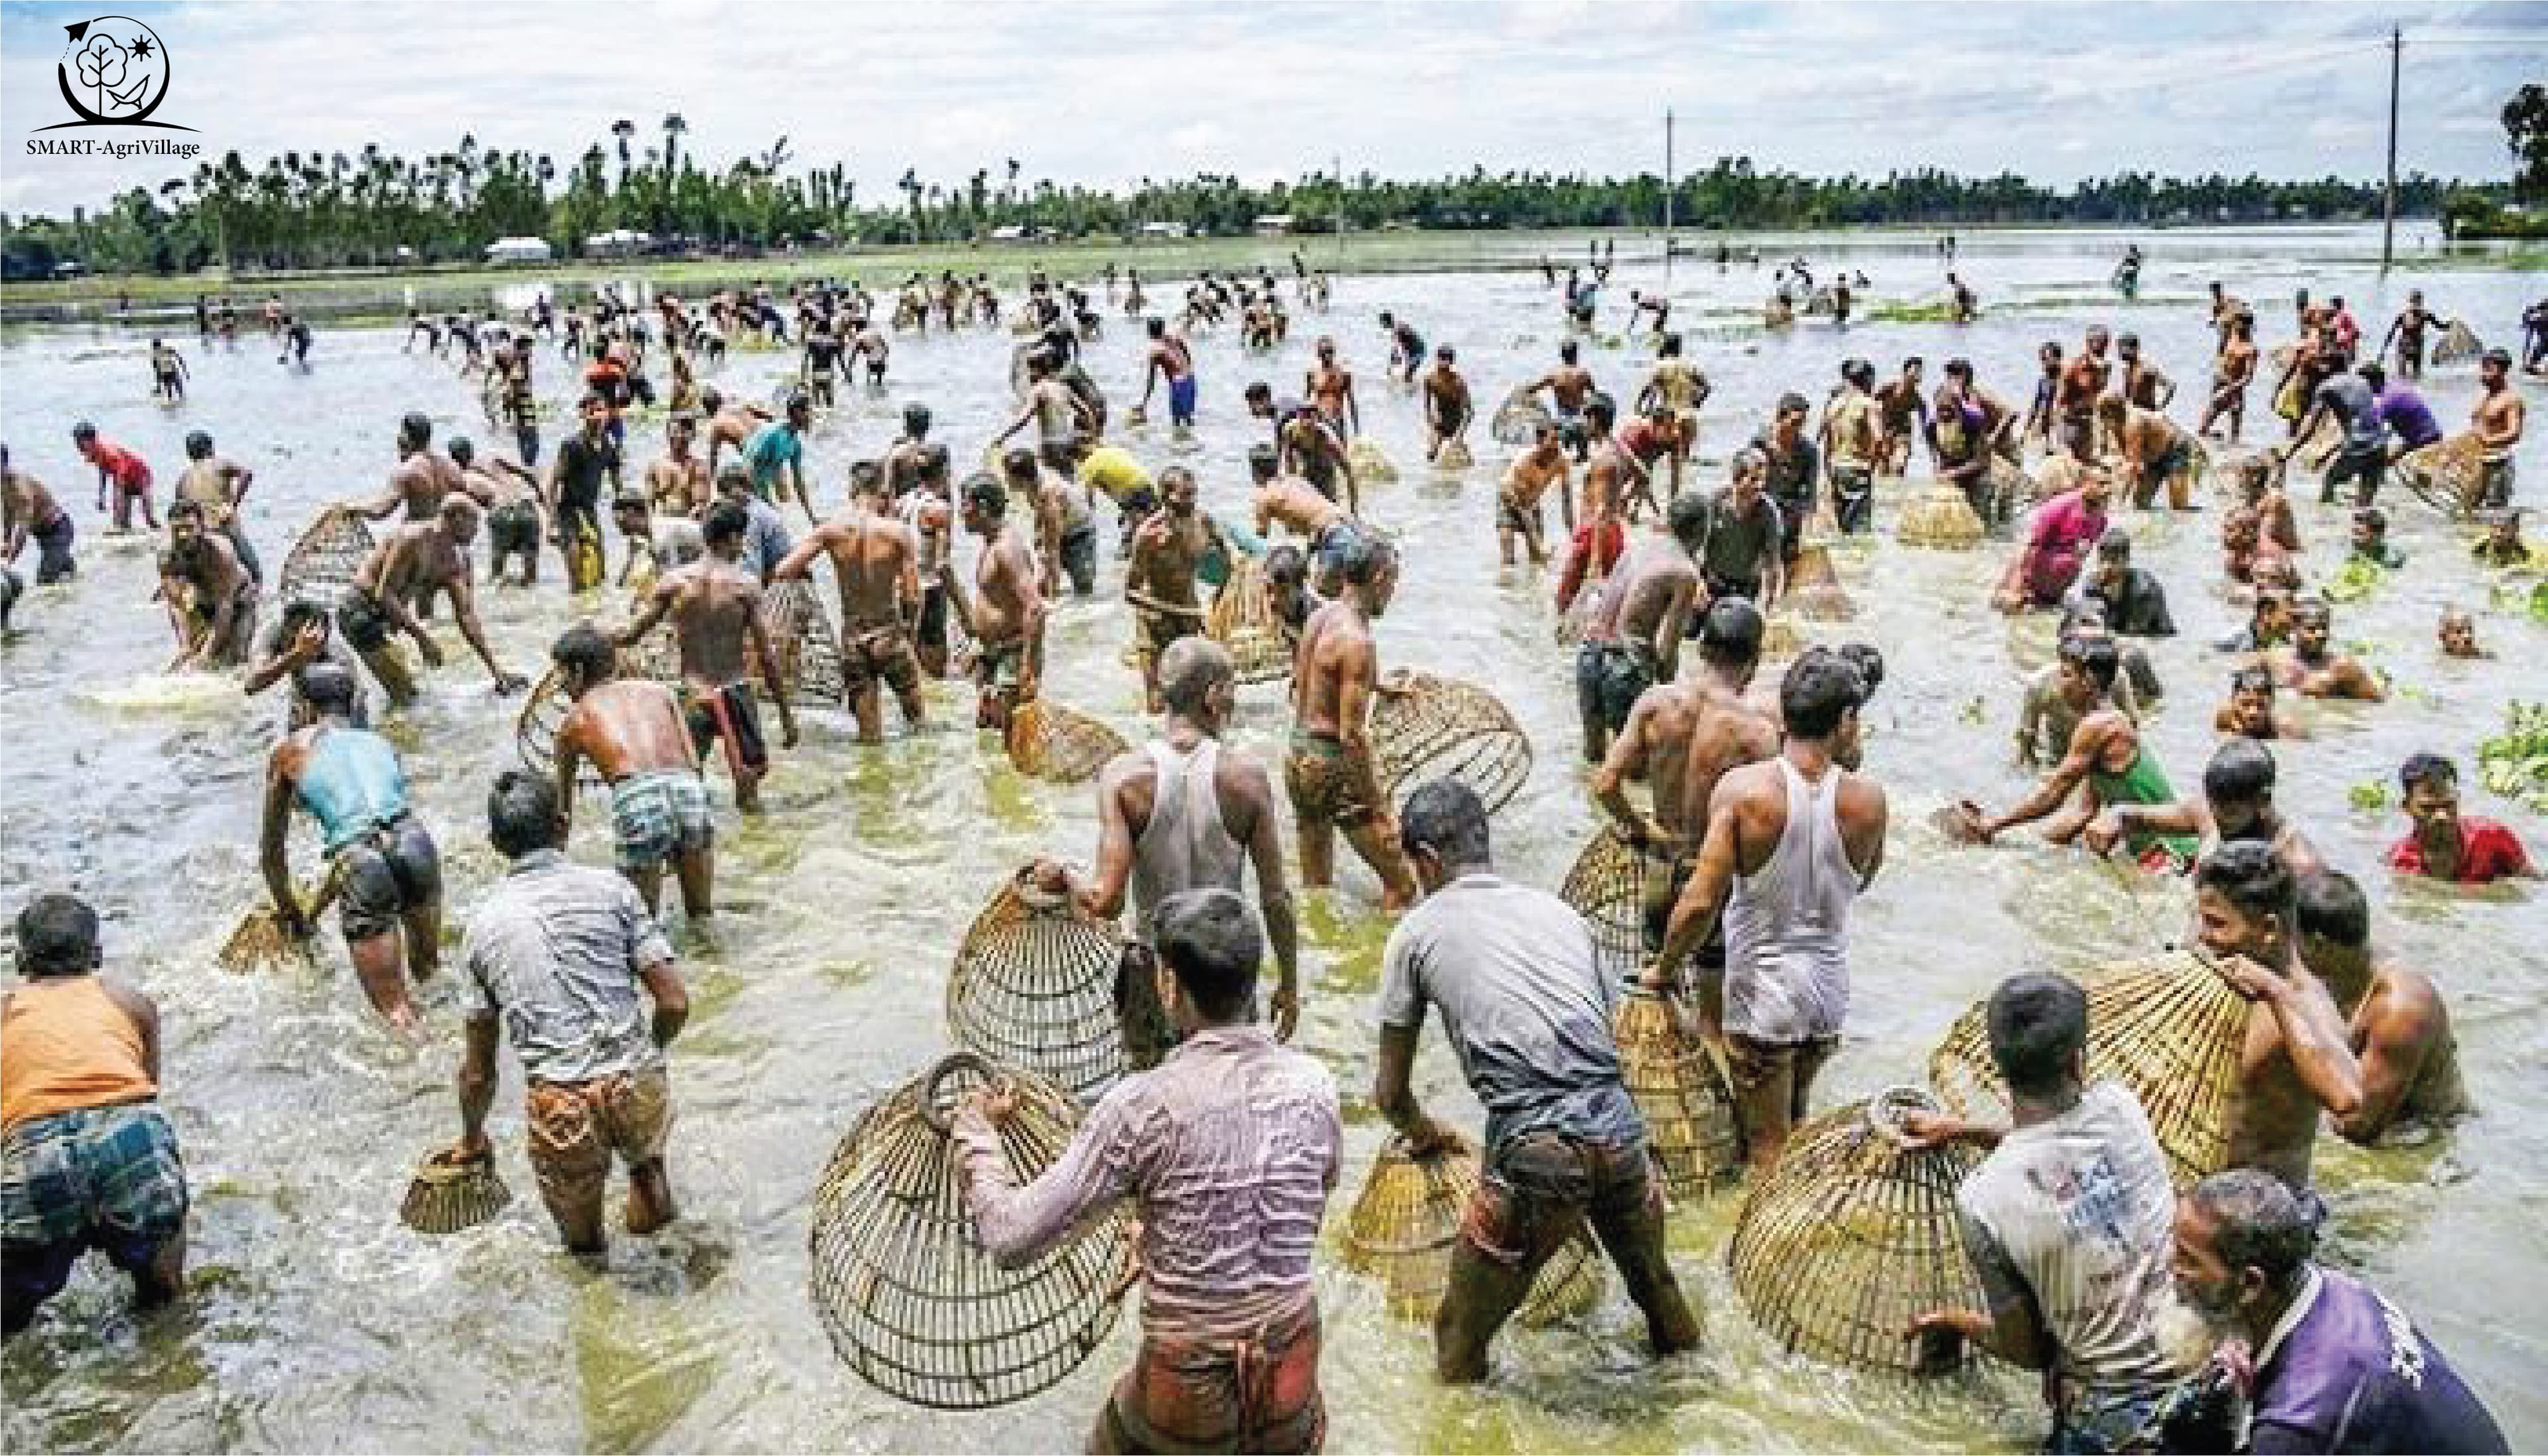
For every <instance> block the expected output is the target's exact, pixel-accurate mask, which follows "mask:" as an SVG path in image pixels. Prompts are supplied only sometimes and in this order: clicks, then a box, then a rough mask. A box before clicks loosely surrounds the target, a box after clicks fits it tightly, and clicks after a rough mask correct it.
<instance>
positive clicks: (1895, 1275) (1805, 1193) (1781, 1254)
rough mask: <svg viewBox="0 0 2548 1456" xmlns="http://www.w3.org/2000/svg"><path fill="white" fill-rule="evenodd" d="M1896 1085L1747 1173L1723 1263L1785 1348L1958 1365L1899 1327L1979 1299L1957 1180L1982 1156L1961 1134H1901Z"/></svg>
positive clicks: (1878, 1363)
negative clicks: (1906, 1141)
mask: <svg viewBox="0 0 2548 1456" xmlns="http://www.w3.org/2000/svg"><path fill="white" fill-rule="evenodd" d="M1935 1105H1936V1104H1934V1103H1933V1102H1931V1101H1930V1099H1929V1096H1928V1094H1927V1093H1925V1092H1922V1091H1920V1090H1919V1089H1917V1088H1911V1087H1897V1088H1895V1089H1893V1090H1892V1091H1889V1092H1886V1093H1884V1094H1882V1095H1881V1096H1878V1097H1876V1098H1874V1099H1872V1100H1870V1101H1866V1102H1859V1103H1853V1104H1851V1105H1850V1106H1848V1107H1844V1108H1840V1109H1838V1110H1836V1111H1833V1112H1830V1113H1826V1114H1825V1115H1823V1116H1822V1117H1820V1118H1817V1119H1815V1120H1814V1121H1812V1122H1810V1123H1807V1124H1806V1125H1805V1126H1804V1127H1802V1128H1800V1129H1798V1130H1797V1131H1796V1133H1795V1136H1794V1137H1793V1138H1792V1139H1791V1140H1790V1141H1789V1142H1788V1143H1787V1148H1786V1152H1785V1153H1784V1155H1783V1156H1781V1157H1780V1158H1779V1159H1778V1165H1777V1166H1776V1167H1775V1168H1774V1169H1772V1170H1771V1171H1770V1172H1769V1173H1768V1174H1767V1175H1765V1176H1763V1177H1762V1178H1761V1179H1759V1180H1758V1181H1757V1182H1755V1183H1754V1184H1753V1185H1752V1192H1751V1195H1750V1197H1748V1198H1747V1199H1745V1200H1744V1204H1743V1214H1742V1217H1741V1219H1740V1220H1739V1221H1738V1222H1737V1223H1736V1224H1735V1226H1734V1241H1733V1243H1732V1244H1731V1245H1730V1246H1729V1247H1728V1249H1727V1251H1726V1265H1727V1267H1728V1268H1729V1269H1730V1270H1731V1271H1732V1273H1733V1276H1734V1292H1735V1293H1736V1294H1737V1295H1739V1296H1741V1297H1742V1300H1743V1303H1744V1305H1745V1306H1746V1307H1747V1308H1749V1309H1750V1310H1751V1312H1752V1318H1753V1319H1754V1320H1755V1321H1756V1322H1757V1323H1759V1324H1760V1325H1761V1327H1762V1328H1763V1329H1764V1330H1766V1331H1768V1332H1769V1334H1770V1335H1771V1337H1773V1338H1774V1339H1775V1340H1777V1342H1778V1343H1779V1344H1780V1345H1782V1346H1783V1347H1785V1348H1786V1349H1787V1350H1789V1351H1791V1352H1802V1353H1805V1354H1808V1355H1812V1356H1814V1357H1815V1358H1817V1359H1823V1360H1830V1361H1833V1362H1836V1363H1839V1364H1844V1365H1856V1366H1862V1367H1865V1368H1868V1369H1874V1370H1891V1371H1897V1372H1901V1373H1904V1374H1933V1373H1937V1372H1938V1371H1939V1370H1940V1369H1941V1367H1944V1366H1952V1365H1954V1364H1956V1363H1960V1360H1961V1354H1960V1351H1958V1352H1957V1354H1956V1355H1955V1356H1949V1355H1947V1354H1946V1352H1945V1351H1944V1350H1943V1349H1938V1350H1934V1351H1933V1350H1930V1349H1924V1348H1923V1343H1922V1342H1920V1341H1915V1340H1913V1339H1911V1338H1909V1337H1907V1331H1908V1330H1909V1329H1910V1327H1911V1321H1912V1319H1914V1318H1916V1317H1918V1316H1920V1315H1924V1314H1926V1313H1928V1312H1929V1311H1932V1310H1950V1309H1961V1310H1979V1309H1985V1308H1987V1305H1986V1304H1985V1302H1984V1300H1983V1298H1982V1292H1981V1287H1980V1284H1979V1282H1978V1281H1977V1280H1976V1279H1975V1278H1974V1276H1973V1272H1972V1267H1971V1265H1969V1264H1968V1263H1966V1262H1965V1259H1964V1248H1963V1234H1962V1229H1961V1228H1960V1226H1959V1224H1958V1222H1957V1219H1956V1187H1957V1185H1959V1184H1961V1183H1962V1182H1963V1180H1964V1178H1965V1176H1966V1175H1967V1174H1969V1173H1971V1172H1972V1170H1973V1168H1974V1166H1975V1165H1976V1164H1978V1163H1979V1162H1980V1161H1981V1153H1980V1152H1979V1151H1977V1150H1975V1149H1974V1148H1972V1147H1970V1146H1968V1145H1965V1144H1963V1143H1959V1142H1949V1143H1945V1144H1942V1145H1940V1146H1936V1147H1929V1148H1922V1149H1917V1150H1914V1149H1912V1148H1909V1147H1906V1146H1904V1145H1903V1138H1902V1135H1901V1133H1900V1131H1899V1125H1900V1119H1901V1115H1902V1114H1903V1113H1904V1112H1906V1111H1910V1110H1913V1109H1929V1108H1934V1107H1935Z"/></svg>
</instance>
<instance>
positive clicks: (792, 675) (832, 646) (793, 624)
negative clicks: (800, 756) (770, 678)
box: [761, 581, 847, 706]
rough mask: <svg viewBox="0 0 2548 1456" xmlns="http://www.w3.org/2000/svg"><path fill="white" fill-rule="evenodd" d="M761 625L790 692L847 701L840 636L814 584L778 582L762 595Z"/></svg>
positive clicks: (809, 697) (837, 702)
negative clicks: (837, 635) (827, 617)
mask: <svg viewBox="0 0 2548 1456" xmlns="http://www.w3.org/2000/svg"><path fill="white" fill-rule="evenodd" d="M761 627H762V630H763V631H764V632H766V633H768V634H769V636H770V655H771V656H772V658H774V660H775V664H776V666H777V669H778V676H779V678H780V680H781V681H783V682H785V683H786V684H787V691H788V695H789V696H790V697H794V698H798V699H801V700H805V701H810V702H827V703H831V704H833V705H834V706H841V705H844V704H845V702H846V700H847V694H846V692H845V691H844V689H843V682H844V678H843V672H842V665H841V644H840V639H838V638H836V637H834V636H833V635H832V624H831V623H830V622H829V621H828V620H826V619H825V617H824V613H823V603H822V599H821V598H820V597H819V596H817V595H816V594H815V592H814V584H813V583H811V582H804V581H795V582H779V583H775V584H774V585H773V586H772V587H771V589H770V590H769V592H766V593H764V594H763V596H762V598H761Z"/></svg>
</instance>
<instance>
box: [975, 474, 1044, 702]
mask: <svg viewBox="0 0 2548 1456" xmlns="http://www.w3.org/2000/svg"><path fill="white" fill-rule="evenodd" d="M962 506H963V519H964V530H965V532H966V533H967V534H969V535H972V536H976V537H979V538H980V539H981V542H982V549H981V552H980V554H979V555H978V556H977V557H976V558H975V560H974V563H973V601H972V606H971V608H970V610H969V611H967V612H966V614H965V623H966V625H967V627H969V628H970V630H971V631H972V633H973V643H974V657H973V683H974V687H975V696H974V703H973V725H974V726H975V727H977V728H990V729H995V730H997V731H998V732H1000V733H1001V734H1002V735H1006V734H1007V732H1008V731H1009V721H1010V717H1011V714H1012V713H1013V712H1014V711H1015V710H1016V709H1017V708H1018V707H1019V706H1020V705H1021V704H1024V703H1029V702H1033V701H1035V698H1036V694H1037V692H1038V690H1039V689H1040V688H1041V687H1042V686H1043V683H1044V624H1045V613H1046V607H1045V599H1044V592H1041V591H1039V590H1038V589H1037V587H1036V575H1037V573H1036V559H1035V549H1034V547H1033V546H1032V545H1031V544H1030V543H1029V542H1028V540H1027V538H1026V535H1025V533H1024V532H1022V531H1020V530H1019V529H1018V528H1017V526H1016V524H1015V523H1014V522H1012V521H1010V520H1009V518H1008V513H1009V488H1008V487H1007V485H1005V484H1003V483H1002V482H1001V480H1000V478H999V477H998V476H995V475H991V474H989V473H987V472H985V473H983V474H980V475H976V476H973V477H971V478H969V479H967V480H966V481H965V482H964V498H963V502H962Z"/></svg>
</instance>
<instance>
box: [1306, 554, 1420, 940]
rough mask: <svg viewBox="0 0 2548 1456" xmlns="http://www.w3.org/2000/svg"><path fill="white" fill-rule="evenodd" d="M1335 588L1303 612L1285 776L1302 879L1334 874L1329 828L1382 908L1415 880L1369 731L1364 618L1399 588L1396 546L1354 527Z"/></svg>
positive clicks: (1328, 878)
mask: <svg viewBox="0 0 2548 1456" xmlns="http://www.w3.org/2000/svg"><path fill="white" fill-rule="evenodd" d="M1338 576H1339V578H1340V584H1341V585H1340V593H1339V594H1338V596H1337V597H1336V599H1335V600H1333V601H1330V602H1328V603H1327V604H1326V605H1324V606H1321V607H1319V609H1318V610H1317V611H1316V612H1314V613H1312V614H1311V617H1310V623H1309V625H1308V626H1307V627H1305V628H1303V629H1302V632H1301V645H1300V648H1299V650H1298V651H1297V652H1296V653H1294V655H1293V659H1292V743H1291V753H1290V754H1289V755H1288V756H1287V757H1286V758H1285V759H1284V761H1283V784H1284V787H1285V789H1286V790H1288V791H1289V793H1290V795H1291V799H1292V815H1293V822H1294V830H1295V838H1297V839H1298V841H1299V842H1300V848H1301V882H1302V883H1304V884H1306V885H1308V886H1309V887H1310V888H1312V889H1325V888H1327V887H1328V886H1329V885H1331V884H1333V883H1334V882H1335V840H1334V833H1335V831H1337V830H1343V831H1344V836H1345V840H1346V842H1347V843H1349V844H1351V845H1352V846H1353V847H1354V853H1356V854H1358V855H1360V856H1362V860H1363V863H1364V864H1366V865H1370V866H1371V868H1372V872H1373V873H1375V874H1378V875H1379V876H1380V885H1381V894H1380V906H1381V909H1382V910H1383V911H1384V912H1386V913H1388V914H1391V915H1395V914H1397V913H1398V912H1399V911H1401V910H1404V909H1405V908H1407V905H1408V903H1409V902H1410V900H1412V899H1413V898H1414V894H1415V884H1414V880H1413V878H1412V877H1411V876H1410V873H1409V870H1408V867H1407V861H1406V859H1405V858H1404V857H1403V856H1402V855H1401V853H1400V851H1399V847H1398V843H1397V838H1398V826H1397V824H1396V822H1395V821H1394V820H1393V818H1392V817H1391V814H1390V812H1389V799H1388V796H1387V795H1386V794H1384V793H1382V792H1381V788H1380V780H1379V771H1378V770H1377V768H1376V767H1375V766H1374V764H1373V758H1372V746H1371V737H1370V727H1369V722H1370V717H1371V697H1372V694H1373V693H1374V692H1375V691H1378V690H1379V686H1380V659H1379V656H1378V654H1377V652H1376V651H1375V649H1374V647H1373V645H1372V640H1371V623H1372V619H1373V618H1376V617H1378V616H1379V615H1380V614H1381V613H1383V612H1385V611H1387V610H1388V609H1389V599H1390V597H1391V595H1392V594H1393V593H1395V592H1397V591H1398V549H1397V548H1396V547H1394V546H1391V545H1390V544H1389V543H1388V542H1386V541H1383V540H1381V539H1379V538H1378V537H1376V536H1356V537H1354V538H1353V539H1352V540H1351V541H1349V542H1348V543H1347V544H1346V545H1345V547H1344V548H1343V551H1342V553H1341V559H1340V569H1339V572H1338Z"/></svg>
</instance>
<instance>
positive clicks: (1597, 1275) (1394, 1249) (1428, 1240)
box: [1344, 1138, 1603, 1325]
mask: <svg viewBox="0 0 2548 1456" xmlns="http://www.w3.org/2000/svg"><path fill="white" fill-rule="evenodd" d="M1477 1189H1478V1155H1477V1153H1476V1152H1474V1151H1472V1150H1470V1149H1468V1148H1465V1147H1464V1148H1461V1149H1459V1150H1458V1151H1443V1152H1436V1153H1434V1154H1432V1155H1431V1156H1429V1157H1423V1158H1415V1157H1410V1156H1409V1155H1408V1152H1407V1146H1406V1144H1405V1143H1404V1142H1402V1141H1401V1140H1400V1139H1398V1138H1391V1139H1390V1141H1389V1145H1388V1146H1387V1147H1385V1148H1383V1149H1382V1150H1381V1154H1380V1157H1379V1159H1378V1160H1377V1161H1375V1162H1374V1163H1373V1164H1372V1165H1371V1175H1370V1176H1369V1177H1367V1178H1365V1179H1364V1180H1363V1185H1362V1193H1361V1194H1360V1195H1359V1196H1357V1197H1356V1198H1355V1199H1354V1206H1353V1209H1352V1211H1351V1212H1349V1213H1347V1214H1346V1215H1345V1234H1344V1261H1345V1267H1347V1268H1349V1269H1352V1270H1354V1271H1356V1272H1357V1273H1362V1274H1368V1275H1370V1276H1372V1277H1373V1278H1376V1279H1378V1280H1380V1281H1381V1282H1382V1284H1383V1285H1384V1286H1385V1287H1386V1288H1387V1291H1388V1298H1389V1312H1390V1314H1392V1315H1394V1316H1396V1317H1398V1318H1399V1319H1432V1318H1433V1312H1434V1311H1435V1310H1436V1309H1437V1308H1439V1307H1440V1306H1441V1303H1442V1294H1443V1291H1445V1290H1446V1289H1448V1288H1449V1287H1450V1284H1451V1251H1452V1249H1453V1248H1454V1247H1455V1246H1456V1245H1457V1244H1458V1243H1459V1241H1460V1219H1461V1216H1462V1215H1463V1214H1465V1213H1466V1212H1467V1210H1468V1207H1469V1199H1470V1197H1471V1195H1473V1194H1475V1193H1476V1192H1477ZM1602 1283H1603V1278H1602V1273H1601V1249H1600V1245H1598V1244H1596V1243H1594V1242H1593V1241H1592V1234H1591V1232H1590V1231H1588V1230H1587V1229H1584V1228H1582V1227H1578V1228H1577V1229H1576V1230H1575V1232H1574V1233H1573V1234H1571V1235H1570V1236H1569V1237H1568V1238H1567V1240H1566V1242H1565V1243H1563V1244H1561V1245H1559V1247H1558V1250H1557V1252H1556V1253H1554V1254H1552V1255H1550V1256H1549V1260H1548V1262H1547V1263H1545V1264H1543V1265H1541V1266H1540V1270H1539V1276H1538V1277H1537V1278H1536V1279H1533V1280H1532V1281H1531V1285H1530V1294H1529V1295H1528V1296H1527V1297H1526V1298H1524V1299H1523V1300H1522V1304H1521V1309H1520V1310H1519V1311H1518V1312H1517V1316H1518V1318H1519V1319H1521V1321H1522V1322H1523V1323H1525V1324H1530V1325H1544V1324H1555V1323H1557V1322H1558V1321H1560V1320H1562V1319H1573V1318H1575V1317H1576V1316H1578V1315H1582V1314H1584V1313H1585V1312H1586V1311H1588V1310H1591V1309H1592V1307H1593V1306H1594V1305H1595V1304H1597V1303H1599V1302H1600V1299H1601V1286H1602Z"/></svg>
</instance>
